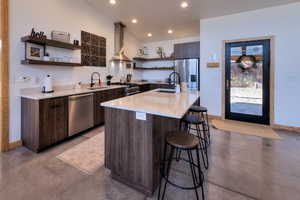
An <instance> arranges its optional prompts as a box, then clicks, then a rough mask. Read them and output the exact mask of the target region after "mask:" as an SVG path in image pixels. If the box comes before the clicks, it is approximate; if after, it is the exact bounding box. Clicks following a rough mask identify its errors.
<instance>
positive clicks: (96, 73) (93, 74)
mask: <svg viewBox="0 0 300 200" xmlns="http://www.w3.org/2000/svg"><path fill="white" fill-rule="evenodd" d="M95 75H97V76H98V79H95V78H94V76H95ZM94 80H98V81H99V86H100V83H101V80H100V73H99V72H93V73H92V74H91V87H93V86H94V85H95V83H94Z"/></svg>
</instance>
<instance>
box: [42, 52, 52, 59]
mask: <svg viewBox="0 0 300 200" xmlns="http://www.w3.org/2000/svg"><path fill="white" fill-rule="evenodd" d="M43 60H44V61H50V55H49V53H48V52H47V53H45V55H44V58H43Z"/></svg>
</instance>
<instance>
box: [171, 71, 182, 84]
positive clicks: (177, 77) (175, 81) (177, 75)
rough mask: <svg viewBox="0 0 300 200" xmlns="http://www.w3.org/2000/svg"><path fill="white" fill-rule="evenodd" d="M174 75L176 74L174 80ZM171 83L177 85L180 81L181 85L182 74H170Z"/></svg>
mask: <svg viewBox="0 0 300 200" xmlns="http://www.w3.org/2000/svg"><path fill="white" fill-rule="evenodd" d="M172 76H174V79H173V80H172ZM169 83H170V85H171V84H174V85H176V83H178V84H179V85H180V84H181V79H180V74H179V73H178V72H172V73H171V74H170V75H169Z"/></svg>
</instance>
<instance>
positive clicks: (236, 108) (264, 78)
mask: <svg viewBox="0 0 300 200" xmlns="http://www.w3.org/2000/svg"><path fill="white" fill-rule="evenodd" d="M269 47H270V42H269V40H261V41H250V42H236V43H228V44H226V91H225V94H226V95H225V98H226V99H225V117H226V118H227V119H232V120H239V121H247V122H255V123H262V124H268V123H269V65H270V62H269V59H270V53H269V51H270V50H269Z"/></svg>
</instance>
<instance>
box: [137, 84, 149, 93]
mask: <svg viewBox="0 0 300 200" xmlns="http://www.w3.org/2000/svg"><path fill="white" fill-rule="evenodd" d="M139 89H140V91H141V92H147V91H149V90H151V84H143V85H140V86H139Z"/></svg>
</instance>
